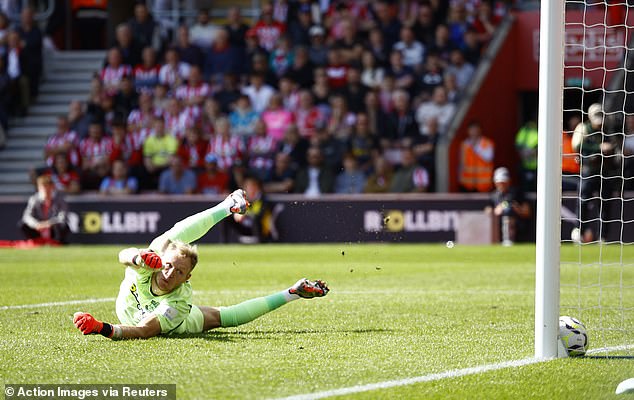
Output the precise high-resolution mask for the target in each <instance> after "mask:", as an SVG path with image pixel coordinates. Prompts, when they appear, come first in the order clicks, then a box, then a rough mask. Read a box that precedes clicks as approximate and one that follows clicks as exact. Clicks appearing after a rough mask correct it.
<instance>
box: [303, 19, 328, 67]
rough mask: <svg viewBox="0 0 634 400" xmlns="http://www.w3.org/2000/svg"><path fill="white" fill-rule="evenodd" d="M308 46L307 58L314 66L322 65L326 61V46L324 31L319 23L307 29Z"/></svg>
mask: <svg viewBox="0 0 634 400" xmlns="http://www.w3.org/2000/svg"><path fill="white" fill-rule="evenodd" d="M308 34H309V35H310V46H309V47H308V58H309V60H310V62H311V63H312V64H314V65H316V66H319V67H323V66H325V65H326V63H327V62H328V47H327V46H326V40H325V39H326V31H325V30H324V28H323V27H321V26H319V25H314V26H312V27H311V28H310V29H309V30H308Z"/></svg>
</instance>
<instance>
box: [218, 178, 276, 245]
mask: <svg viewBox="0 0 634 400" xmlns="http://www.w3.org/2000/svg"><path fill="white" fill-rule="evenodd" d="M243 186H244V191H245V192H246V194H247V198H248V199H249V202H250V203H251V206H250V207H249V209H248V210H247V212H246V214H233V218H229V219H228V225H227V226H228V227H230V228H231V229H235V230H236V231H237V232H238V233H239V234H240V235H241V236H242V237H241V238H240V239H241V240H242V241H245V240H246V241H248V243H262V242H266V241H268V240H270V239H271V235H272V229H274V227H273V226H272V224H273V221H272V215H271V214H272V205H271V204H270V203H269V201H268V200H267V198H266V195H265V194H264V192H263V190H262V182H261V181H260V180H259V179H258V178H256V177H253V176H247V177H246V178H245V179H244V182H243Z"/></svg>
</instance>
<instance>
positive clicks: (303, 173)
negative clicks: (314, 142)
mask: <svg viewBox="0 0 634 400" xmlns="http://www.w3.org/2000/svg"><path fill="white" fill-rule="evenodd" d="M307 159H308V165H307V166H306V167H305V168H302V169H300V170H299V171H298V172H297V176H296V177H295V188H294V191H295V193H303V194H304V195H306V196H310V197H317V196H319V195H321V194H324V193H331V192H332V190H333V187H334V183H335V182H334V176H333V174H332V172H331V170H330V169H329V168H327V167H325V166H324V159H323V156H322V153H321V150H320V149H319V147H315V146H313V147H311V148H309V149H308V154H307Z"/></svg>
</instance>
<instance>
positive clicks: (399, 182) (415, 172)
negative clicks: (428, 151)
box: [390, 147, 429, 193]
mask: <svg viewBox="0 0 634 400" xmlns="http://www.w3.org/2000/svg"><path fill="white" fill-rule="evenodd" d="M428 187H429V173H428V172H427V170H426V169H425V168H423V167H421V166H420V165H418V164H417V163H416V158H415V157H414V152H413V151H412V149H410V148H407V147H406V148H404V149H402V151H401V166H400V167H399V168H398V170H397V171H396V173H395V174H394V176H393V177H392V183H391V185H390V192H392V193H411V192H426V191H427V188H428Z"/></svg>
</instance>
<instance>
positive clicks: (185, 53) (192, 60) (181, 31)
mask: <svg viewBox="0 0 634 400" xmlns="http://www.w3.org/2000/svg"><path fill="white" fill-rule="evenodd" d="M176 34H177V37H176V45H175V46H174V48H175V49H176V51H177V52H178V56H179V58H180V59H181V61H183V62H185V63H187V64H189V65H198V66H199V67H200V68H202V67H203V62H204V58H203V52H202V50H201V48H200V47H198V46H196V45H195V44H193V43H192V42H191V41H190V37H189V29H188V28H187V26H185V25H181V26H179V27H178V31H177V33H176Z"/></svg>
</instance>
